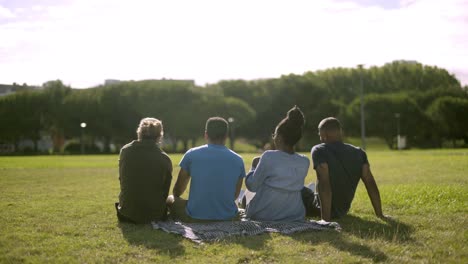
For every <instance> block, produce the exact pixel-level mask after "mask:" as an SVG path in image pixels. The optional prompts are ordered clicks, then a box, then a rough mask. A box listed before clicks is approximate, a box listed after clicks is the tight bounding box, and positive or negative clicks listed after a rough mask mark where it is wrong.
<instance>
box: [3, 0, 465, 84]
mask: <svg viewBox="0 0 468 264" xmlns="http://www.w3.org/2000/svg"><path fill="white" fill-rule="evenodd" d="M400 59H405V60H417V61H419V62H421V63H424V64H428V65H437V66H439V67H443V68H446V69H448V70H449V71H450V72H451V73H454V74H455V75H456V76H457V77H458V78H459V79H460V80H461V81H462V84H468V0H284V1H283V0H235V1H234V0H232V1H224V0H196V1H195V0H148V1H143V0H132V1H127V0H0V83H3V84H11V83H13V82H17V83H20V84H22V83H24V82H26V83H28V84H35V85H40V84H42V83H44V82H46V81H48V80H54V79H61V80H62V81H63V82H64V83H66V84H69V85H71V86H72V87H76V88H83V87H89V86H93V85H98V84H101V83H103V82H104V80H105V79H120V80H130V79H133V80H140V79H160V78H172V79H195V81H196V83H197V84H200V85H203V84H205V83H214V82H217V81H218V80H222V79H247V80H250V79H258V78H268V77H279V76H280V75H282V74H289V73H297V74H302V73H304V72H306V71H311V70H312V71H313V70H319V69H326V68H330V67H339V66H342V67H355V66H356V65H357V64H361V63H363V64H365V65H367V66H370V65H383V64H384V63H386V62H390V61H393V60H400Z"/></svg>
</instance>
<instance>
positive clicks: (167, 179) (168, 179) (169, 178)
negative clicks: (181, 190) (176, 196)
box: [164, 159, 172, 198]
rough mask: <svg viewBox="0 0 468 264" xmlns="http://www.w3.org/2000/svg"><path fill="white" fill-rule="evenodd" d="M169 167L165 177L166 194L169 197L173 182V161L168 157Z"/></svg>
mask: <svg viewBox="0 0 468 264" xmlns="http://www.w3.org/2000/svg"><path fill="white" fill-rule="evenodd" d="M167 166H168V167H167V168H168V173H167V175H165V177H164V196H165V197H166V198H167V196H168V195H169V189H170V188H171V182H172V161H171V160H170V159H168V162H167Z"/></svg>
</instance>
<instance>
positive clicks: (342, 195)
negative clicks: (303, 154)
mask: <svg viewBox="0 0 468 264" xmlns="http://www.w3.org/2000/svg"><path fill="white" fill-rule="evenodd" d="M312 161H313V163H314V169H317V166H318V165H320V164H322V163H327V164H328V173H329V177H330V185H331V191H332V209H331V214H332V217H341V216H343V215H346V214H347V213H348V211H349V208H350V207H351V202H352V201H353V198H354V193H355V192H356V188H357V185H358V183H359V179H360V178H361V175H362V166H363V165H364V164H369V162H368V161H367V155H366V153H365V152H364V151H363V150H362V149H361V148H358V147H355V146H353V145H350V144H345V143H342V142H333V143H322V144H319V145H316V146H314V147H313V148H312ZM318 188H320V183H319V185H318Z"/></svg>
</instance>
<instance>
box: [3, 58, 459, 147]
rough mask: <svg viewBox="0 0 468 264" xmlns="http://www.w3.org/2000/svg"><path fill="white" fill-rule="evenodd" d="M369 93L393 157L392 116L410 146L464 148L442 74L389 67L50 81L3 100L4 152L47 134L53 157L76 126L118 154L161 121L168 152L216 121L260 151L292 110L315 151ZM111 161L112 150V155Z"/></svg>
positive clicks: (447, 77) (379, 133) (369, 106)
mask: <svg viewBox="0 0 468 264" xmlns="http://www.w3.org/2000/svg"><path fill="white" fill-rule="evenodd" d="M361 78H362V83H363V87H364V93H365V98H364V101H365V109H366V128H367V130H366V133H367V135H369V136H375V137H381V138H383V139H385V141H386V142H387V143H388V145H389V147H394V138H395V136H396V121H395V114H398V115H399V117H400V121H401V122H400V123H401V134H403V135H406V136H407V138H408V141H409V143H410V144H411V145H412V146H421V147H439V146H441V144H442V142H443V141H444V140H454V141H455V140H460V139H463V140H465V143H466V144H468V94H467V89H466V87H464V88H462V87H461V85H460V83H459V81H458V80H457V79H456V78H455V77H454V76H453V75H451V74H449V73H448V72H447V71H446V70H444V69H440V68H437V67H432V66H425V65H421V64H419V63H409V62H404V61H399V62H393V63H389V64H386V65H384V66H382V67H371V68H369V69H362V70H360V69H351V68H335V69H328V70H325V71H316V72H307V73H304V74H302V75H294V74H291V75H285V76H282V77H280V78H276V79H265V80H256V81H243V80H230V81H220V82H218V83H216V84H212V85H207V86H205V87H196V86H193V84H191V83H190V82H183V81H168V80H165V81H151V80H148V81H135V82H134V81H129V82H121V83H117V84H112V85H107V86H99V87H94V88H89V89H72V88H71V87H68V86H65V85H63V83H62V82H60V81H51V82H47V83H45V84H44V85H43V89H41V90H35V91H24V92H17V93H15V94H12V95H8V96H4V97H1V98H0V120H1V121H2V129H1V130H0V142H4V143H5V142H7V143H8V142H9V143H12V144H16V145H17V144H18V142H19V141H20V140H21V139H25V138H28V139H32V140H33V141H35V142H37V140H38V139H39V138H40V135H41V133H44V132H46V133H49V134H50V135H51V136H52V139H53V141H54V151H56V152H58V151H60V150H61V148H62V147H63V140H64V139H69V138H76V137H79V136H80V133H81V131H80V128H79V124H80V123H81V122H86V123H87V124H88V126H87V128H86V134H87V136H88V137H91V138H93V139H100V140H101V141H103V142H105V144H104V145H105V146H109V143H111V142H113V143H115V144H117V145H118V146H119V145H122V144H124V143H126V142H128V141H129V140H131V139H133V138H135V129H136V126H137V124H138V121H139V120H140V119H141V118H143V117H146V116H154V117H157V118H159V119H161V120H162V121H163V124H164V128H165V133H166V135H167V137H168V138H169V139H170V140H171V141H172V142H182V143H183V146H184V148H185V149H186V148H187V147H188V146H189V142H190V141H195V140H196V139H197V138H199V137H200V136H201V135H202V133H203V129H204V122H205V121H206V119H207V118H208V117H210V116H215V115H216V116H223V117H225V118H229V117H231V118H233V120H235V122H234V123H233V125H234V126H235V127H236V135H237V136H240V137H243V138H246V139H248V140H249V141H250V142H251V143H252V144H255V145H257V146H259V147H260V146H263V145H264V144H265V143H267V142H268V141H269V139H270V136H271V133H272V132H273V130H274V127H275V125H276V124H277V123H278V121H279V120H281V119H282V118H283V117H284V114H285V112H286V111H287V110H288V109H289V108H291V107H292V106H293V105H298V106H300V107H301V109H302V110H303V112H304V113H305V115H306V127H305V137H304V139H303V140H302V141H301V147H302V148H304V149H309V148H310V146H311V145H312V144H315V143H317V142H318V137H317V124H318V122H319V121H320V120H321V119H323V118H324V117H328V116H337V117H338V118H340V119H341V120H342V122H343V123H344V126H345V129H346V132H347V134H348V135H351V136H353V135H354V136H357V135H359V133H360V129H359V119H360V111H359V106H360V105H359V91H360V88H361V87H360V80H361ZM106 151H108V149H106Z"/></svg>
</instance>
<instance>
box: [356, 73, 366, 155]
mask: <svg viewBox="0 0 468 264" xmlns="http://www.w3.org/2000/svg"><path fill="white" fill-rule="evenodd" d="M363 66H364V65H363V64H359V65H358V68H359V77H360V80H361V81H360V83H361V85H360V89H359V97H360V102H361V146H362V149H364V150H366V124H365V116H364V84H363V81H362V68H363Z"/></svg>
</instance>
